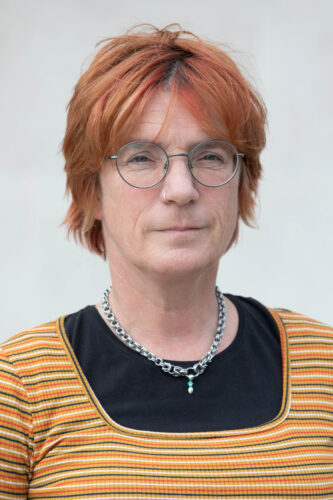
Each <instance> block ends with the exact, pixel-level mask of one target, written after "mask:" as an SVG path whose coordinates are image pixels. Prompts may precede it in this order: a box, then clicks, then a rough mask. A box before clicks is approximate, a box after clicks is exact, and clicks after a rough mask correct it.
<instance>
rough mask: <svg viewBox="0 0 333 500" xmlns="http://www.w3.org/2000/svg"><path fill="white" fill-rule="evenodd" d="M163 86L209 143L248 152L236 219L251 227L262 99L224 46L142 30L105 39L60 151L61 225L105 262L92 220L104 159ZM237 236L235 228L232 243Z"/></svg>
mask: <svg viewBox="0 0 333 500" xmlns="http://www.w3.org/2000/svg"><path fill="white" fill-rule="evenodd" d="M158 89H169V90H170V91H171V98H173V97H175V96H176V97H177V98H179V99H181V100H182V101H183V103H184V104H185V105H186V106H187V107H188V109H189V111H190V112H191V113H192V114H193V116H194V117H195V118H196V119H197V120H198V121H199V123H200V124H201V125H202V128H203V129H204V130H205V131H206V132H207V133H208V134H209V135H210V137H211V138H214V139H228V140H229V141H230V142H232V143H233V144H234V145H235V146H236V148H237V149H238V151H240V152H242V153H244V154H245V160H244V162H243V168H242V170H241V178H240V183H239V216H240V218H241V219H242V220H243V221H244V222H245V224H247V225H251V223H253V221H254V209H255V204H256V195H257V190H258V181H259V179H260V177H261V163H260V159H259V155H260V152H261V150H262V149H263V147H264V145H265V124H266V111H265V105H264V103H263V102H262V100H261V98H260V96H259V94H258V93H257V92H256V91H255V90H254V89H253V88H252V87H251V85H250V84H249V82H248V81H247V80H246V79H245V78H244V76H243V75H242V74H241V72H240V70H239V69H238V67H237V65H236V64H235V63H234V61H233V60H232V59H231V58H230V57H229V56H228V55H227V54H226V52H224V51H222V50H221V49H220V48H218V47H216V46H214V45H212V44H210V43H208V42H206V41H203V40H201V39H199V38H198V37H197V36H195V35H194V34H193V33H191V32H188V31H184V30H182V29H181V28H180V26H179V25H171V26H167V27H166V28H164V29H161V30H160V29H157V28H155V27H153V26H140V27H138V28H137V29H134V30H131V31H129V32H128V33H126V34H125V35H123V36H118V37H114V38H110V39H107V40H105V41H104V46H103V47H102V48H101V49H100V50H99V52H98V53H97V54H96V56H95V58H94V59H93V61H92V63H91V65H90V66H89V68H88V70H87V71H86V72H85V73H84V74H83V75H82V76H81V78H80V79H79V81H78V83H77V85H76V87H75V90H74V94H73V96H72V98H71V100H70V102H69V106H68V118H67V129H66V134H65V138H64V142H63V153H64V156H65V161H66V163H65V171H66V174H67V191H68V192H70V193H71V196H72V202H71V205H70V207H69V210H68V212H67V215H66V218H65V220H64V224H66V225H67V227H68V232H69V233H72V234H73V235H74V237H75V238H76V239H78V240H79V241H80V242H81V243H85V244H86V245H87V247H88V248H89V249H90V250H91V251H93V252H96V253H97V254H99V255H102V256H104V257H105V247H104V240H103V233H102V224H101V221H100V220H97V219H95V216H94V212H95V206H96V201H97V196H98V189H99V184H98V182H99V175H98V174H99V171H100V169H101V167H102V163H103V159H104V156H106V155H108V154H111V153H112V154H115V152H116V151H117V150H118V149H119V147H120V146H121V145H122V144H125V142H127V139H128V137H129V133H130V131H131V130H133V128H135V123H136V122H137V119H138V118H139V116H140V114H141V113H142V111H143V109H144V107H145V105H146V104H147V102H148V100H149V98H150V96H151V95H152V93H153V92H154V91H155V90H158ZM226 129H227V131H228V134H227V137H225V134H226V133H225V130H226ZM110 152H111V153H110ZM212 189H214V188H212ZM221 189H223V188H221ZM237 234H238V224H237V227H236V230H235V234H234V237H233V241H235V240H236V239H237Z"/></svg>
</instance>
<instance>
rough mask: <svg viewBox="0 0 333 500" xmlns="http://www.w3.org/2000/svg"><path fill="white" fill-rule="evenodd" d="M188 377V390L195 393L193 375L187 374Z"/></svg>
mask: <svg viewBox="0 0 333 500" xmlns="http://www.w3.org/2000/svg"><path fill="white" fill-rule="evenodd" d="M187 378H188V382H187V392H188V393H189V394H193V390H194V389H193V385H194V383H193V375H187Z"/></svg>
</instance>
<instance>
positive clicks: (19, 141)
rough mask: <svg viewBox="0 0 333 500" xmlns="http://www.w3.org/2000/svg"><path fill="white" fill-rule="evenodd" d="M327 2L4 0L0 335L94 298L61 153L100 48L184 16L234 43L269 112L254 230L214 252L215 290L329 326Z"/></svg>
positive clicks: (96, 274)
mask: <svg viewBox="0 0 333 500" xmlns="http://www.w3.org/2000/svg"><path fill="white" fill-rule="evenodd" d="M332 18H333V2H331V0H317V1H316V2H314V1H313V0H311V1H309V0H289V1H286V0H280V1H279V2H276V1H275V0H266V1H265V0H233V1H230V0H228V1H226V0H205V1H204V0H160V1H152V0H141V1H134V0H125V1H123V2H121V1H117V2H115V1H112V0H107V1H106V0H94V1H90V0H89V1H88V0H67V1H66V0H58V1H57V2H51V1H47V0H46V1H45V0H43V1H42V0H30V1H29V2H25V1H23V0H22V1H19V0H7V1H6V0H2V1H1V2H0V37H1V42H0V65H1V78H0V109H1V114H0V137H1V153H0V169H1V197H0V209H1V218H2V226H1V247H0V252H1V255H0V258H1V259H0V266H1V290H0V304H1V316H0V339H5V338H7V337H8V336H9V335H10V334H12V333H15V332H17V331H19V330H21V329H24V328H28V327H30V326H33V325H35V324H38V323H41V322H44V321H48V320H51V319H54V318H55V317H57V316H58V315H60V314H64V313H69V312H72V311H74V310H76V309H78V308H80V307H82V306H84V305H86V304H88V303H90V304H91V303H95V302H96V301H98V300H99V298H100V294H101V292H102V290H103V289H104V287H105V286H106V285H107V284H108V282H109V278H108V270H107V266H106V264H105V263H104V262H103V261H102V260H100V259H99V258H98V257H95V256H93V255H90V254H89V253H88V252H87V251H86V250H84V249H82V248H80V247H78V246H76V245H75V244H74V243H73V242H72V241H71V242H69V241H67V240H66V238H65V231H64V229H63V228H59V223H60V221H61V220H62V218H63V216H64V214H65V212H66V207H67V204H68V202H67V200H66V198H65V197H64V183H65V177H64V173H63V159H62V156H61V154H59V153H58V151H59V148H60V144H61V140H62V137H63V134H64V129H65V118H66V111H65V108H66V104H67V102H68V100H69V98H70V95H71V91H72V88H73V86H74V84H75V82H76V80H77V78H78V76H79V74H80V72H81V71H82V68H84V67H85V66H86V65H87V62H89V59H90V57H91V55H92V54H93V52H94V46H95V44H96V43H97V42H98V41H99V40H101V39H103V38H105V37H108V36H111V35H116V34H120V33H122V32H123V31H124V30H125V29H127V28H129V27H130V26H132V25H134V24H136V23H141V22H149V23H153V24H155V25H157V26H160V27H161V26H164V25H166V24H168V23H171V22H180V23H181V24H182V25H183V26H184V27H185V28H187V29H190V30H193V31H194V32H196V33H197V34H199V35H201V36H202V37H204V38H206V39H209V40H212V41H217V42H224V43H227V44H229V45H230V46H231V47H232V48H233V49H234V51H235V58H236V59H237V60H238V61H239V62H240V63H241V64H242V65H243V66H244V67H245V68H246V71H247V72H248V73H249V74H250V75H252V77H253V79H254V81H255V82H256V85H257V86H258V87H259V89H260V91H261V92H262V94H263V96H264V99H265V101H266V103H267V107H268V111H269V124H270V127H269V132H268V145H267V148H266V150H265V152H264V154H263V163H264V168H265V175H264V179H263V182H262V185H261V196H260V198H261V203H260V207H259V210H258V223H259V227H260V229H259V230H248V229H246V228H242V231H241V238H240V241H239V244H238V246H237V247H235V248H233V249H232V250H231V251H230V253H229V254H228V255H227V256H225V257H224V258H223V259H222V262H221V266H220V271H219V277H218V281H219V284H220V285H221V287H222V289H223V290H225V291H229V292H232V293H237V294H241V295H250V296H254V297H256V298H257V299H259V300H261V301H262V302H264V303H265V304H267V305H271V306H282V307H287V308H289V309H294V310H297V311H299V312H303V313H306V314H308V315H311V316H313V317H316V318H318V319H321V320H322V321H325V322H328V323H331V324H332V323H333V307H332V299H333V297H332V285H331V283H332V279H331V271H332V266H331V260H332V255H333V238H332V226H333V224H332V219H333V217H332V201H331V200H332V170H333V169H332V166H333V160H332V151H331V148H332V137H333V125H332V116H333V104H332V88H333V67H332V66H333V63H332V47H333V32H332Z"/></svg>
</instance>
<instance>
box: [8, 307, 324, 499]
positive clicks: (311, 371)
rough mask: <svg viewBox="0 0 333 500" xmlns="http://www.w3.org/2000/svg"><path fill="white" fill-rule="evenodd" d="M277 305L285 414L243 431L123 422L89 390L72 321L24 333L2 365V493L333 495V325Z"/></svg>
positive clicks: (245, 496) (76, 496)
mask: <svg viewBox="0 0 333 500" xmlns="http://www.w3.org/2000/svg"><path fill="white" fill-rule="evenodd" d="M271 312H272V314H273V315H274V318H275V320H276V322H277V324H278V327H279V330H280V333H281V345H282V356H283V401H282V405H281V410H280V413H279V415H277V417H276V418H275V419H273V420H272V421H270V422H268V423H267V424H265V425H261V426H258V427H254V428H249V429H240V430H233V431H221V432H201V433H193V434H191V433H185V434H184V433H183V434H174V433H155V432H147V431H137V430H131V429H128V428H125V427H122V426H120V425H118V424H117V423H115V422H114V421H112V420H111V419H110V417H109V416H108V415H107V414H106V413H105V412H104V410H103V408H102V407H101V406H100V404H99V402H98V401H97V400H96V398H95V396H94V394H93V393H92V391H91V389H90V388H89V385H88V383H87V381H86V379H85V377H84V375H83V373H82V371H81V369H80V366H79V365H78V363H77V360H76V358H75V356H74V354H73V352H72V350H71V347H70V345H69V344H68V341H67V337H66V334H65V333H64V330H63V324H64V323H63V321H64V318H62V319H61V320H59V321H57V322H53V323H48V324H46V325H43V326H41V327H38V328H35V329H33V330H29V331H26V332H23V333H21V334H19V335H16V336H14V337H12V338H11V339H10V340H9V341H7V342H6V343H4V344H3V345H2V350H1V360H0V370H1V380H0V498H1V499H3V500H7V499H23V498H29V499H55V498H57V499H86V500H88V499H90V500H93V499H94V500H97V499H98V500H100V499H105V500H106V499H136V500H139V499H142V500H143V499H155V500H162V499H163V500H165V499H174V500H175V499H177V500H181V499H214V498H225V499H233V500H235V499H310V498H311V499H333V425H332V408H333V406H332V405H333V397H332V396H333V392H332V371H333V363H332V358H333V342H332V340H333V331H332V329H331V328H329V327H327V326H325V325H323V324H321V323H318V322H316V321H313V320H310V319H307V318H305V317H303V316H301V315H299V314H295V313H291V312H287V311H283V310H280V311H271ZM95 361H96V363H98V360H95Z"/></svg>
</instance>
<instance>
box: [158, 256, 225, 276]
mask: <svg viewBox="0 0 333 500" xmlns="http://www.w3.org/2000/svg"><path fill="white" fill-rule="evenodd" d="M218 261H219V256H216V255H215V256H212V255H211V256H210V255H208V254H207V253H206V254H205V255H202V254H201V255H198V254H196V253H195V252H193V253H191V252H188V250H187V251H185V252H181V251H174V252H168V253H167V254H166V255H164V256H163V258H162V259H161V258H159V259H158V260H157V262H156V265H155V266H154V264H153V262H152V261H151V262H150V269H151V271H152V272H153V273H154V274H159V275H161V276H162V275H165V276H169V277H170V278H172V279H175V278H176V277H177V278H178V279H179V278H180V277H183V278H185V277H186V276H190V275H193V274H201V273H203V272H205V271H207V270H208V269H209V268H211V267H213V266H214V267H215V266H217V265H218Z"/></svg>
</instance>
